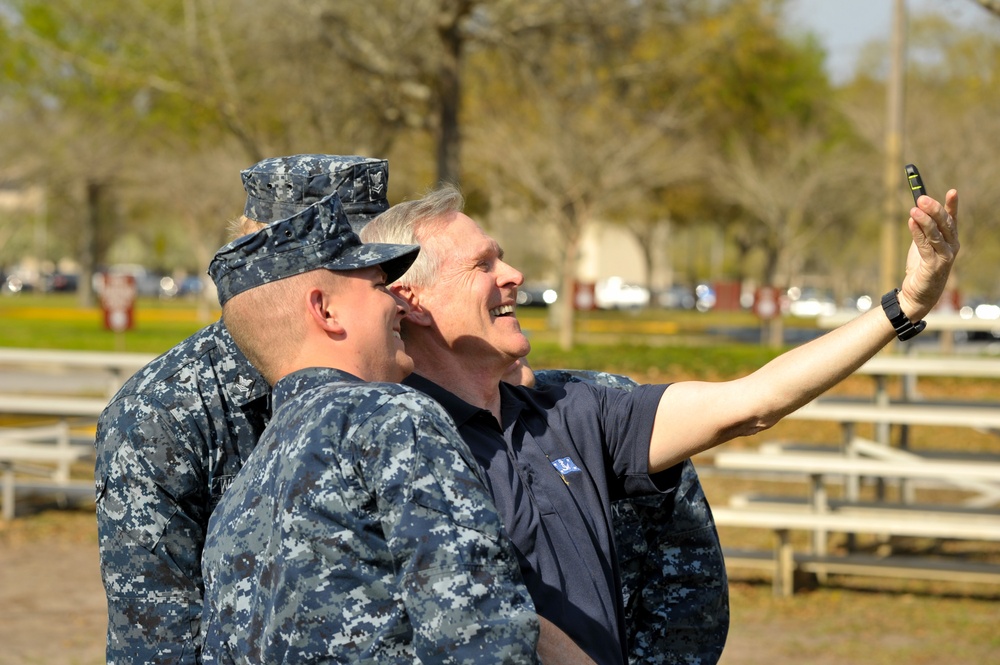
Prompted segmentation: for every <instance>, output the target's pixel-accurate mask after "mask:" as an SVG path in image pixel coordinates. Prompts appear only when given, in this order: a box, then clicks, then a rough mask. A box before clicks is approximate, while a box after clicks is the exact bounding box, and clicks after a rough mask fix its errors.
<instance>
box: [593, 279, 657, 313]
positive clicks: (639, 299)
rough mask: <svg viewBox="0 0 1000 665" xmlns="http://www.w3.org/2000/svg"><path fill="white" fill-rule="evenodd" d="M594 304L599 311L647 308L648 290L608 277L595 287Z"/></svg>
mask: <svg viewBox="0 0 1000 665" xmlns="http://www.w3.org/2000/svg"><path fill="white" fill-rule="evenodd" d="M594 302H595V303H596V305H597V307H598V308H599V309H641V308H643V307H648V306H649V289H647V288H646V287H644V286H639V285H638V284H630V283H628V282H626V281H625V280H624V279H622V278H621V277H609V278H608V279H605V280H601V281H599V282H597V284H596V285H595V287H594Z"/></svg>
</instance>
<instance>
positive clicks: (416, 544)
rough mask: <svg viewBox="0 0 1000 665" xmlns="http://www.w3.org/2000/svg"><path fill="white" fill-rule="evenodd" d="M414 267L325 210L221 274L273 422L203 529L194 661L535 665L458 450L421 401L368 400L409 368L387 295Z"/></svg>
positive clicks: (529, 626) (226, 304)
mask: <svg viewBox="0 0 1000 665" xmlns="http://www.w3.org/2000/svg"><path fill="white" fill-rule="evenodd" d="M416 252H417V247H416V246H415V245H385V244H380V245H363V244H361V242H360V240H359V239H358V237H357V235H356V234H354V233H353V232H352V231H351V230H350V226H349V225H348V222H347V219H346V217H344V215H343V212H342V210H341V209H340V205H339V202H338V201H337V197H336V195H335V194H334V195H331V197H330V199H329V200H327V201H323V202H320V203H318V204H317V205H315V206H312V207H310V208H308V209H307V210H305V211H303V212H302V213H299V214H298V215H295V216H293V217H291V218H289V219H287V220H283V221H279V222H276V223H274V224H272V225H270V226H268V227H266V228H265V229H263V230H261V231H259V232H257V233H255V234H252V235H249V236H246V237H244V238H241V239H239V240H236V241H234V242H233V243H230V244H229V245H227V246H226V247H223V248H222V249H221V250H219V252H218V253H217V254H216V257H215V259H214V260H213V261H212V265H211V267H210V269H209V271H210V273H211V275H212V278H213V280H214V281H215V283H216V285H217V286H218V289H219V301H220V303H221V304H222V305H223V320H224V321H225V322H226V324H227V326H228V327H229V329H230V331H231V332H232V334H233V337H234V339H235V340H236V341H237V343H238V344H239V346H240V348H241V349H243V350H244V351H245V352H246V354H247V356H248V357H250V358H252V359H253V360H254V363H255V365H256V366H257V367H258V368H260V369H261V371H262V372H263V374H264V376H265V377H266V378H267V379H268V382H269V383H274V393H273V402H274V417H273V419H272V421H271V423H270V424H269V425H268V427H267V429H265V431H264V434H263V436H262V438H261V440H260V443H259V445H258V446H257V447H256V448H255V449H254V451H253V452H252V453H251V454H250V457H249V459H248V460H247V462H246V464H245V466H244V467H243V469H242V470H241V471H240V473H239V474H237V476H236V479H235V480H234V482H233V485H232V487H231V488H230V489H229V491H228V492H227V493H226V494H225V496H223V498H222V500H221V502H220V503H219V506H218V508H217V510H216V511H215V512H214V513H213V515H212V517H211V520H210V522H209V530H208V537H207V539H206V544H205V551H204V555H203V570H204V573H205V614H204V627H205V644H204V652H203V658H204V662H206V663H248V664H249V663H268V664H277V663H296V664H299V663H320V662H322V663H334V662H336V663H379V664H381V663H413V662H424V663H456V664H458V663H468V664H472V663H536V662H538V660H537V656H536V654H535V644H536V641H537V638H538V630H539V627H538V620H537V619H536V617H535V615H534V607H533V605H532V603H531V600H530V597H529V595H528V593H527V590H526V589H525V588H524V586H523V584H522V583H521V580H520V575H519V572H518V568H517V563H516V558H515V556H514V553H513V551H512V549H511V547H510V544H509V541H508V539H507V537H506V534H505V532H504V530H503V527H502V525H501V523H500V518H499V516H498V515H497V513H496V511H495V510H494V509H493V507H492V502H491V500H490V498H489V494H488V493H487V490H486V487H485V485H484V483H483V480H482V477H481V476H480V475H479V473H478V471H477V469H476V464H475V461H474V459H473V457H472V454H471V452H470V451H469V449H468V447H466V446H465V444H464V443H463V442H462V441H461V439H460V438H459V436H458V433H457V432H456V431H455V429H454V426H453V425H452V424H451V422H450V420H449V419H448V417H447V415H446V414H445V413H444V411H443V410H442V409H441V408H440V407H439V406H437V405H436V404H435V403H434V401H433V400H431V399H430V398H428V397H426V396H424V395H421V394H420V393H418V392H416V391H414V390H412V389H409V388H406V387H403V386H401V385H398V384H397V383H364V381H401V380H402V379H403V378H404V377H405V376H406V375H407V374H409V372H410V371H411V370H412V369H413V363H412V360H411V359H410V357H409V356H408V355H406V353H405V350H404V349H403V342H402V340H401V339H400V337H399V326H400V322H401V320H402V317H403V314H404V312H405V309H404V307H403V306H402V303H401V301H400V300H398V299H397V298H396V297H394V296H393V295H392V294H391V293H390V292H389V291H388V289H387V288H386V284H387V282H391V281H392V280H394V279H396V278H397V277H398V276H399V275H401V274H402V273H403V272H405V271H406V269H407V268H408V267H409V265H410V263H412V261H413V259H414V258H415V256H416ZM276 287H277V288H276ZM275 382H276V383H275Z"/></svg>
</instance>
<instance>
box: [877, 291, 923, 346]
mask: <svg viewBox="0 0 1000 665" xmlns="http://www.w3.org/2000/svg"><path fill="white" fill-rule="evenodd" d="M898 293H899V289H893V290H892V291H889V292H888V293H886V294H885V295H884V296H882V311H884V312H885V315H886V317H887V318H888V319H889V323H890V324H892V328H893V330H895V331H896V337H897V338H898V339H899V341H901V342H905V341H906V340H908V339H912V338H914V337H916V336H917V335H918V334H920V331H922V330H923V329H924V328H926V327H927V322H926V321H923V320H921V321H917V322H916V323H914V322H913V321H910V320H909V319H908V318H906V314H904V313H903V310H902V309H900V307H899V299H898V298H897V297H896V294H898Z"/></svg>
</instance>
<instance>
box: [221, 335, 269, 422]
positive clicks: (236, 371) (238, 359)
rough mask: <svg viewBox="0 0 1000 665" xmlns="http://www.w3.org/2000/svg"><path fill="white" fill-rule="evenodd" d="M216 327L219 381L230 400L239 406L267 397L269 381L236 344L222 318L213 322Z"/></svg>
mask: <svg viewBox="0 0 1000 665" xmlns="http://www.w3.org/2000/svg"><path fill="white" fill-rule="evenodd" d="M213 327H214V328H215V331H214V332H215V344H216V347H217V348H218V349H219V352H220V353H219V355H220V360H219V363H218V372H219V383H220V384H221V385H222V389H223V390H225V391H226V395H227V397H228V398H229V400H230V401H231V402H232V403H233V404H236V405H238V406H241V407H242V406H245V405H247V404H249V403H250V402H253V401H255V400H258V399H260V398H262V397H267V395H268V394H270V392H271V388H270V386H268V385H267V381H265V380H264V377H263V376H262V375H261V373H260V372H258V371H257V370H256V369H255V368H254V366H253V365H251V364H250V361H249V360H247V357H246V356H245V355H243V352H242V351H240V348H239V347H238V346H236V342H235V341H233V337H232V335H230V334H229V330H227V329H226V326H225V325H224V324H223V323H222V320H221V319H220V320H219V321H216V322H215V323H214V324H213Z"/></svg>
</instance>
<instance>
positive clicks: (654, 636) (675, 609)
mask: <svg viewBox="0 0 1000 665" xmlns="http://www.w3.org/2000/svg"><path fill="white" fill-rule="evenodd" d="M535 381H536V382H537V384H538V385H539V386H541V385H545V384H561V383H566V382H567V381H586V382H591V383H595V384H597V385H602V386H607V387H610V388H620V389H623V390H631V389H632V388H633V387H635V385H636V384H635V382H634V381H632V380H631V379H628V378H626V377H623V376H619V375H616V374H609V373H606V372H589V371H578V370H572V371H567V370H540V371H537V372H535ZM611 508H612V521H613V523H614V535H615V545H616V549H617V552H618V561H619V564H620V566H621V577H622V594H623V597H624V601H625V620H626V627H627V630H628V643H629V644H628V646H629V663H631V664H632V665H638V664H640V663H643V664H648V665H668V664H669V665H674V664H677V665H712V664H714V663H717V662H718V661H719V658H720V657H721V656H722V649H723V647H724V646H725V643H726V635H727V633H728V632H729V586H728V582H727V578H726V567H725V561H724V559H723V556H722V546H721V544H720V543H719V536H718V533H717V531H716V529H715V521H714V520H713V518H712V511H711V509H710V508H709V505H708V500H707V499H706V498H705V493H704V492H703V491H702V488H701V483H700V481H699V480H698V474H697V472H696V471H695V468H694V464H692V463H691V460H687V461H685V462H684V468H683V471H682V473H681V479H680V482H679V483H678V485H677V488H676V490H675V492H674V493H672V494H669V495H666V498H664V497H661V496H651V497H638V498H632V499H624V500H620V501H616V502H614V503H613V504H612V506H611Z"/></svg>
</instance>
